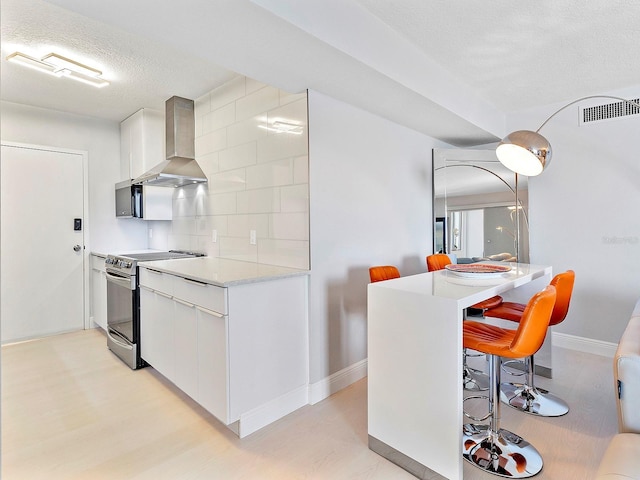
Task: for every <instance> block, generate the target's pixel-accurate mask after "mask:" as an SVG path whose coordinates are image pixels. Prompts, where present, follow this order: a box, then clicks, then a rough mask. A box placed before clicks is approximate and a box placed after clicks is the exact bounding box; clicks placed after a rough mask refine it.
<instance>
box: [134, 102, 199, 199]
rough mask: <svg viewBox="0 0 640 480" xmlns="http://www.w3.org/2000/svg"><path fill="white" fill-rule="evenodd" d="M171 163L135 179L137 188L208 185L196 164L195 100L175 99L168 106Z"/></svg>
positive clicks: (161, 165) (167, 129)
mask: <svg viewBox="0 0 640 480" xmlns="http://www.w3.org/2000/svg"><path fill="white" fill-rule="evenodd" d="M165 107H166V110H165V112H166V117H165V121H166V141H167V159H166V160H165V161H164V162H161V163H160V164H158V165H156V166H155V167H153V168H152V169H151V170H149V171H148V172H145V173H143V174H142V175H140V176H139V177H138V178H134V179H133V182H132V183H134V184H142V185H154V186H158V187H182V186H184V185H191V184H194V183H202V182H206V181H207V177H206V176H205V174H204V172H203V171H202V169H201V168H200V165H198V162H196V160H195V114H194V103H193V100H188V99H186V98H182V97H171V98H170V99H169V100H167V102H166V104H165Z"/></svg>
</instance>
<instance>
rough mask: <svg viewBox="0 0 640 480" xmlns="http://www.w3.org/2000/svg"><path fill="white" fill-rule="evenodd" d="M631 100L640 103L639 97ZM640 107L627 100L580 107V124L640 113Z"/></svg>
mask: <svg viewBox="0 0 640 480" xmlns="http://www.w3.org/2000/svg"><path fill="white" fill-rule="evenodd" d="M629 100H630V101H631V102H635V103H638V104H640V99H639V98H630V99H629ZM639 114H640V107H637V106H635V105H632V104H631V103H627V102H622V101H620V102H613V103H604V104H602V105H595V106H593V107H580V125H584V124H585V123H593V122H601V121H604V120H613V119H616V118H623V117H628V116H629V115H639Z"/></svg>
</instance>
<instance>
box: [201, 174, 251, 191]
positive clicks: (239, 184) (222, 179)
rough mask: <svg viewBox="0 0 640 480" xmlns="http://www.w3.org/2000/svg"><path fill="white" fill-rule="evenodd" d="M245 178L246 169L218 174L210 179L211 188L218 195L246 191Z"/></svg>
mask: <svg viewBox="0 0 640 480" xmlns="http://www.w3.org/2000/svg"><path fill="white" fill-rule="evenodd" d="M245 177H246V170H245V169H244V168H239V169H237V170H229V171H228V172H222V173H216V174H215V175H211V177H210V178H209V187H210V188H211V189H212V190H213V191H214V192H216V193H225V192H236V191H238V190H244V189H245V186H246V178H245Z"/></svg>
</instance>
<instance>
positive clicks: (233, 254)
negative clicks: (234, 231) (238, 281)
mask: <svg viewBox="0 0 640 480" xmlns="http://www.w3.org/2000/svg"><path fill="white" fill-rule="evenodd" d="M219 243H220V256H221V257H224V258H231V259H233V260H243V261H245V262H257V261H258V246H257V245H251V244H249V235H247V236H246V237H243V238H241V237H222V238H220V242H219Z"/></svg>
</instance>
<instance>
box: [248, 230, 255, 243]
mask: <svg viewBox="0 0 640 480" xmlns="http://www.w3.org/2000/svg"><path fill="white" fill-rule="evenodd" d="M249 244H250V245H255V244H256V231H255V230H250V231H249Z"/></svg>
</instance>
